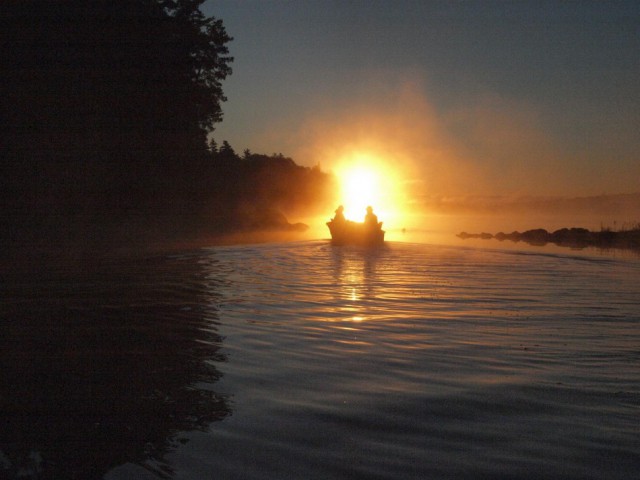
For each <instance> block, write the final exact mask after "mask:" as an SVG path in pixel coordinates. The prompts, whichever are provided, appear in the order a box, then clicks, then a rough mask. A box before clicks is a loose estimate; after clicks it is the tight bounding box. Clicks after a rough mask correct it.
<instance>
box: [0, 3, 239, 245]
mask: <svg viewBox="0 0 640 480" xmlns="http://www.w3.org/2000/svg"><path fill="white" fill-rule="evenodd" d="M202 3H203V1H201V0H171V1H170V0H129V1H127V2H113V1H111V0H108V1H107V0H94V1H91V2H87V1H86V0H64V1H62V0H39V1H38V0H21V1H16V2H14V1H9V2H1V3H0V49H1V51H2V54H1V57H0V98H1V99H2V101H0V156H1V162H0V165H1V167H0V168H1V171H0V205H1V207H0V208H2V210H3V211H2V212H0V213H2V214H3V215H2V216H1V217H2V220H4V221H5V222H7V219H9V222H8V223H9V224H11V223H12V222H14V221H15V220H17V219H22V220H23V223H25V224H28V225H30V226H33V225H35V224H37V225H39V226H42V225H43V224H44V225H49V226H52V227H55V226H57V225H58V224H59V223H60V222H61V221H62V220H61V219H62V218H65V217H69V215H71V216H74V215H78V214H80V215H84V216H85V217H86V216H87V215H89V216H91V215H95V214H99V215H100V216H102V217H104V216H105V215H106V216H111V217H114V218H120V217H121V216H122V215H123V213H124V212H129V211H130V210H131V209H132V208H133V209H140V208H142V209H143V210H144V207H145V205H146V207H147V210H148V209H149V208H151V209H152V210H154V212H155V213H156V214H158V212H160V211H162V210H163V209H161V208H158V204H159V203H162V202H164V203H166V204H168V205H170V206H173V205H180V204H181V203H182V204H184V203H185V200H186V199H188V197H189V195H192V194H193V190H198V189H202V188H204V183H206V182H204V180H203V177H204V176H203V174H202V173H203V172H202V169H203V168H205V167H204V165H206V157H207V145H206V134H207V132H208V131H210V130H211V129H213V126H214V124H215V123H216V122H218V121H220V120H221V118H222V110H221V106H220V105H221V102H223V101H224V100H225V97H224V95H223V92H222V87H221V82H222V81H223V80H224V79H225V78H226V76H227V75H229V74H230V73H231V69H230V66H229V65H230V62H231V61H232V58H231V57H230V56H229V55H228V49H227V46H226V44H227V43H228V42H229V41H230V40H231V38H230V37H229V36H228V35H227V33H226V31H225V29H224V26H223V24H222V22H221V21H220V20H217V19H215V18H207V17H205V16H204V15H203V14H202V12H201V11H200V5H201V4H202ZM164 199H166V200H164ZM180 199H182V202H181V201H176V200H180ZM138 217H139V215H138ZM2 220H0V221H2ZM3 227H7V228H3V229H2V230H3V234H6V232H7V231H10V230H11V228H9V227H11V225H3Z"/></svg>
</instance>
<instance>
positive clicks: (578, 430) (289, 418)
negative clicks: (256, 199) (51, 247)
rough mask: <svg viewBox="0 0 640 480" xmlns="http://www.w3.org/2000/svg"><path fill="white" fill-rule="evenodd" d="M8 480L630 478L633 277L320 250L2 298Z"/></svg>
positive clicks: (157, 267) (5, 292)
mask: <svg viewBox="0 0 640 480" xmlns="http://www.w3.org/2000/svg"><path fill="white" fill-rule="evenodd" d="M2 281H3V283H2V287H1V288H2V307H1V310H0V314H1V315H0V321H1V327H2V333H3V335H2V339H1V340H0V347H1V349H0V356H1V358H2V362H3V363H2V365H3V371H2V373H1V374H0V380H1V381H2V384H1V388H2V390H1V391H0V394H1V396H0V402H1V403H0V407H1V410H0V416H1V418H0V420H1V421H2V422H3V425H4V426H5V427H3V430H2V431H1V432H0V478H5V477H6V478H106V479H108V480H112V479H129V478H183V479H200V478H203V479H204V478H238V479H252V478H254V479H280V478H304V479H314V478H318V479H326V478H389V479H391V478H393V479H396V478H576V479H577V478H598V479H600V478H602V479H604V478H607V479H608V478H637V474H638V471H640V433H639V432H640V260H638V259H633V258H615V257H612V256H609V257H608V256H588V255H585V254H579V253H573V252H571V251H568V250H567V251H566V253H546V251H545V250H539V251H537V252H526V251H499V250H482V249H475V248H464V247H443V246H433V245H421V244H406V243H389V244H388V245H386V246H385V247H384V248H380V249H373V250H366V249H360V248H355V247H332V246H330V245H329V244H328V243H327V242H325V241H318V242H304V243H289V244H271V245H256V246H233V247H215V248H210V249H202V250H197V251H190V252H184V253H182V254H172V255H158V256H152V257H146V258H144V259H139V258H138V259H128V260H118V261H116V260H111V261H104V262H99V263H97V264H95V265H91V266H83V267H82V268H78V266H74V268H70V266H69V265H58V266H57V267H55V268H54V267H51V268H49V269H47V270H44V271H40V272H39V273H38V275H37V276H34V275H33V274H32V273H31V274H30V275H27V274H26V273H25V272H17V271H10V270H8V271H5V272H3V278H2Z"/></svg>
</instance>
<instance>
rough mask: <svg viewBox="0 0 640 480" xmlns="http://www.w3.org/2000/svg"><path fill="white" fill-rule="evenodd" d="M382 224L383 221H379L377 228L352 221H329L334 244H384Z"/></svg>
mask: <svg viewBox="0 0 640 480" xmlns="http://www.w3.org/2000/svg"><path fill="white" fill-rule="evenodd" d="M381 226H382V223H378V225H377V228H376V227H371V226H369V225H365V224H364V223H357V222H351V221H346V222H340V223H337V222H334V221H333V220H332V221H330V222H327V227H329V232H331V243H332V244H333V245H382V244H383V243H384V234H385V232H384V230H382V228H380V227H381Z"/></svg>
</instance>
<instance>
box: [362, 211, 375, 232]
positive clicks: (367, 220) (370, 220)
mask: <svg viewBox="0 0 640 480" xmlns="http://www.w3.org/2000/svg"><path fill="white" fill-rule="evenodd" d="M364 224H365V226H366V227H367V228H369V229H374V228H378V217H377V216H376V214H375V213H373V208H371V207H367V214H366V215H365V217H364Z"/></svg>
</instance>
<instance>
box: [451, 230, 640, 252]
mask: <svg viewBox="0 0 640 480" xmlns="http://www.w3.org/2000/svg"><path fill="white" fill-rule="evenodd" d="M457 237H458V238H461V239H463V240H465V239H469V238H480V239H483V240H490V239H495V240H499V241H504V240H511V241H512V242H525V243H528V244H529V245H536V246H544V245H546V244H548V243H553V244H555V245H559V246H562V247H569V248H578V249H580V248H586V247H596V248H601V249H611V248H620V249H632V250H640V224H639V225H636V226H635V227H634V228H632V229H629V230H621V231H613V230H609V229H602V230H600V231H597V232H593V231H590V230H587V229H586V228H575V227H574V228H561V229H559V230H556V231H554V232H548V231H547V230H545V229H544V228H537V229H534V230H527V231H525V232H517V231H515V232H511V233H504V232H499V233H496V234H495V235H494V234H491V233H484V232H483V233H467V232H461V233H459V234H458V235H457Z"/></svg>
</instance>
